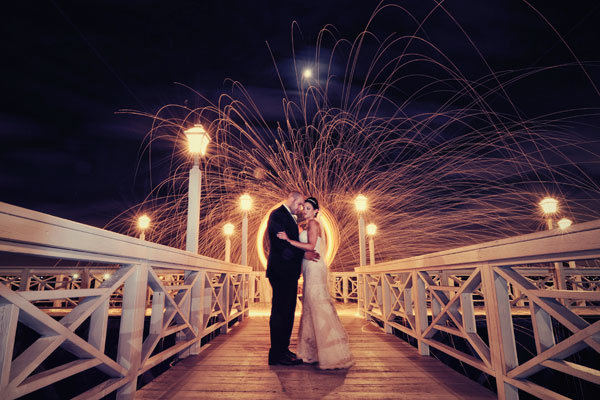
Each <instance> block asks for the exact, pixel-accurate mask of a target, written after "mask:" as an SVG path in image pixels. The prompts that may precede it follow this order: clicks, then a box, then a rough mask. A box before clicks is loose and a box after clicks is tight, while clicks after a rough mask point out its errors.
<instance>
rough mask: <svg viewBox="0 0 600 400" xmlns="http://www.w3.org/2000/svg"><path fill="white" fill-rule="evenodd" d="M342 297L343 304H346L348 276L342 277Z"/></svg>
mask: <svg viewBox="0 0 600 400" xmlns="http://www.w3.org/2000/svg"><path fill="white" fill-rule="evenodd" d="M342 297H343V298H344V303H347V302H348V275H342Z"/></svg>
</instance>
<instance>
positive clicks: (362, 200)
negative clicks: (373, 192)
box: [354, 194, 367, 267]
mask: <svg viewBox="0 0 600 400" xmlns="http://www.w3.org/2000/svg"><path fill="white" fill-rule="evenodd" d="M354 206H355V207H356V211H358V248H359V253H360V266H361V267H362V266H364V265H367V254H366V249H365V219H364V217H363V213H364V212H365V211H366V210H367V198H366V197H365V196H363V195H362V194H359V195H358V196H356V198H355V199H354Z"/></svg>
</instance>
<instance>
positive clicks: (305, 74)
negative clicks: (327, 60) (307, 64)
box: [302, 68, 313, 79]
mask: <svg viewBox="0 0 600 400" xmlns="http://www.w3.org/2000/svg"><path fill="white" fill-rule="evenodd" d="M312 76H313V75H312V69H310V68H305V69H304V71H302V77H303V78H304V79H310V78H312Z"/></svg>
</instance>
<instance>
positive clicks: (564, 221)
mask: <svg viewBox="0 0 600 400" xmlns="http://www.w3.org/2000/svg"><path fill="white" fill-rule="evenodd" d="M572 224H573V221H571V220H570V219H569V218H562V219H561V220H559V221H558V227H559V228H560V229H562V230H565V229H567V228H568V227H570V226H571V225H572Z"/></svg>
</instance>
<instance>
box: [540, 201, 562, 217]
mask: <svg viewBox="0 0 600 400" xmlns="http://www.w3.org/2000/svg"><path fill="white" fill-rule="evenodd" d="M540 207H542V212H543V213H544V214H546V215H551V214H555V213H556V212H557V211H558V200H556V199H553V198H552V197H546V198H544V199H542V201H540Z"/></svg>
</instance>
